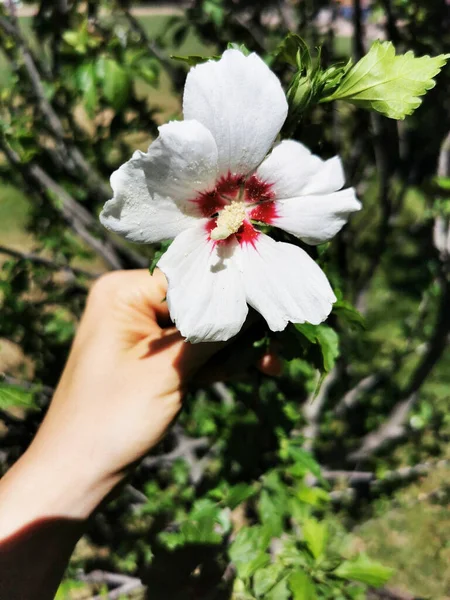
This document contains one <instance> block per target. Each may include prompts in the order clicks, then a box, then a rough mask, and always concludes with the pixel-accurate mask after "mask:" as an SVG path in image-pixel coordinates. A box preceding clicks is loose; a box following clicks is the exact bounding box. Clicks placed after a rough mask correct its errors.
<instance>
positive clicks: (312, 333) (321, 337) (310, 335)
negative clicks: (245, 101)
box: [295, 323, 339, 373]
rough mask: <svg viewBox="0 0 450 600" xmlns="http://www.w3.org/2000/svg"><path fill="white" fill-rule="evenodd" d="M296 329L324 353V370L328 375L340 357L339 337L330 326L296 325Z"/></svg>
mask: <svg viewBox="0 0 450 600" xmlns="http://www.w3.org/2000/svg"><path fill="white" fill-rule="evenodd" d="M295 329H296V330H297V331H298V332H299V333H301V334H302V335H303V336H304V337H306V339H307V340H308V341H310V342H311V343H312V344H318V345H319V346H320V351H321V353H322V361H323V368H324V370H325V371H326V372H327V373H328V372H329V371H331V369H332V368H333V367H334V364H335V362H336V359H337V357H338V356H339V336H338V334H337V333H336V331H335V330H334V329H332V328H331V327H329V326H328V325H325V324H323V323H322V324H321V325H311V323H296V324H295Z"/></svg>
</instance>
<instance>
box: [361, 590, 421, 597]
mask: <svg viewBox="0 0 450 600" xmlns="http://www.w3.org/2000/svg"><path fill="white" fill-rule="evenodd" d="M367 598H368V600H417V598H416V597H415V596H411V594H408V593H407V592H400V590H394V589H390V588H389V589H388V588H382V589H371V590H370V591H369V595H368V596H367Z"/></svg>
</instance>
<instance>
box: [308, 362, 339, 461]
mask: <svg viewBox="0 0 450 600" xmlns="http://www.w3.org/2000/svg"><path fill="white" fill-rule="evenodd" d="M337 376H338V371H337V368H336V367H334V368H333V369H332V370H331V371H330V372H329V373H328V375H327V376H326V377H325V379H324V381H323V382H322V387H321V388H320V391H319V393H318V394H317V396H316V397H315V398H314V396H311V397H310V398H308V400H307V401H306V403H305V406H304V408H303V416H304V417H305V421H306V425H305V427H304V428H303V431H302V435H303V437H304V439H305V441H304V445H303V447H304V448H305V450H308V451H311V450H312V448H313V446H314V442H315V440H316V438H317V436H318V435H319V422H320V415H321V414H322V412H323V409H324V408H325V405H326V402H327V400H328V393H329V391H330V388H331V387H332V385H333V384H334V382H335V381H336V379H337Z"/></svg>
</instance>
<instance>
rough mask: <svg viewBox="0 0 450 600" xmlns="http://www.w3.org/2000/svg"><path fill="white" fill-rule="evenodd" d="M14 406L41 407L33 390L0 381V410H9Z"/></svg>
mask: <svg viewBox="0 0 450 600" xmlns="http://www.w3.org/2000/svg"><path fill="white" fill-rule="evenodd" d="M36 387H37V386H36ZM14 407H15V408H27V409H30V408H31V409H35V410H36V409H38V408H39V407H38V405H37V404H36V402H35V400H34V395H33V392H32V391H31V390H24V389H22V388H20V387H17V386H14V385H8V384H6V383H0V410H7V409H8V408H14Z"/></svg>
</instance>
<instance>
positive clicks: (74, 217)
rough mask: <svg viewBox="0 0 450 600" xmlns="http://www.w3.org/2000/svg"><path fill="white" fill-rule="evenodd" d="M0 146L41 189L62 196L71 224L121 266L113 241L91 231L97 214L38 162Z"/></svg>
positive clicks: (64, 213)
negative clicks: (30, 162)
mask: <svg viewBox="0 0 450 600" xmlns="http://www.w3.org/2000/svg"><path fill="white" fill-rule="evenodd" d="M0 147H1V149H2V150H3V152H4V153H5V155H6V157H7V158H8V160H9V162H10V163H11V164H12V165H13V166H15V167H16V168H18V169H19V170H20V172H21V173H22V175H23V176H24V177H25V179H26V180H27V183H30V180H31V181H34V183H36V184H37V185H38V187H39V188H40V189H42V190H43V191H44V192H46V193H47V194H50V195H52V194H53V195H54V196H57V197H58V199H59V200H60V202H61V204H60V206H56V208H58V209H59V211H60V213H61V215H62V217H63V218H64V219H65V220H66V222H67V223H68V224H69V225H70V227H71V228H72V229H73V230H74V231H75V233H77V234H78V235H79V236H80V238H81V239H82V240H83V241H84V242H86V244H87V245H88V246H89V247H90V248H92V250H94V251H95V252H96V253H97V254H98V255H99V256H101V257H102V258H103V260H104V261H105V262H106V264H107V265H108V266H109V267H111V268H112V269H121V268H122V263H121V261H120V259H119V257H118V256H117V254H116V252H115V250H114V248H113V247H112V244H111V243H110V242H109V241H103V240H101V239H99V238H97V237H95V236H94V235H92V233H90V231H89V230H88V227H93V228H95V227H97V228H98V225H97V223H96V221H95V219H94V217H93V216H92V215H91V214H90V213H89V212H88V211H87V210H86V209H85V208H84V207H83V206H82V205H81V204H79V203H78V202H77V201H76V200H75V199H74V198H72V196H71V195H70V194H69V193H68V192H66V190H65V189H64V188H62V187H61V186H60V185H59V184H58V183H56V181H54V180H53V179H52V178H51V177H50V175H48V174H47V173H46V172H45V171H44V170H43V169H41V167H39V166H38V165H29V164H23V163H22V161H21V160H20V157H19V155H18V154H17V153H16V152H15V151H14V150H12V148H10V146H9V145H8V144H7V143H6V142H5V140H0Z"/></svg>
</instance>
